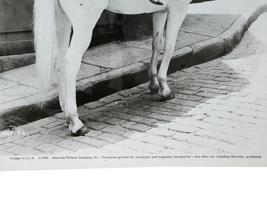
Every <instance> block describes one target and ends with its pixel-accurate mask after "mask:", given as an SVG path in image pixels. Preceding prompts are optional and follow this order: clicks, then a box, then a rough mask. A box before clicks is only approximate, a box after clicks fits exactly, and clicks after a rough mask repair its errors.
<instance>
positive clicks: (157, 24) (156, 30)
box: [148, 12, 167, 94]
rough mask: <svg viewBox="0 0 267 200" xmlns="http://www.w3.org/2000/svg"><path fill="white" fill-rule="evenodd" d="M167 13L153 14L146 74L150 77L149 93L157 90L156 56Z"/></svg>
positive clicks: (158, 51) (158, 52)
mask: <svg viewBox="0 0 267 200" xmlns="http://www.w3.org/2000/svg"><path fill="white" fill-rule="evenodd" d="M166 19H167V13H165V12H159V13H155V14H154V15H153V43H152V49H153V54H152V59H151V63H150V67H149V70H148V75H149V79H150V83H149V85H148V88H149V89H150V91H151V93H152V94H154V93H158V91H159V82H158V77H157V74H158V69H157V68H158V56H159V54H160V47H161V46H160V43H161V40H162V39H163V32H164V27H165V24H166Z"/></svg>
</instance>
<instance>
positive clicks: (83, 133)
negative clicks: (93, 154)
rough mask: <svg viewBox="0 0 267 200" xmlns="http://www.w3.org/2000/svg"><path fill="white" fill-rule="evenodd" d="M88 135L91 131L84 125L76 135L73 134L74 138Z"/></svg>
mask: <svg viewBox="0 0 267 200" xmlns="http://www.w3.org/2000/svg"><path fill="white" fill-rule="evenodd" d="M88 133H89V129H88V128H87V127H86V126H85V125H84V126H83V127H82V128H80V129H79V130H78V131H77V132H76V133H71V135H72V136H74V137H80V136H85V135H86V134H88Z"/></svg>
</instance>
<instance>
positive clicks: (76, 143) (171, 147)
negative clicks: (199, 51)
mask: <svg viewBox="0 0 267 200" xmlns="http://www.w3.org/2000/svg"><path fill="white" fill-rule="evenodd" d="M261 49H262V45H261V44H260V42H258V41H257V40H256V39H255V38H254V37H253V36H252V35H251V34H249V33H247V34H246V35H245V37H244V39H243V41H242V43H241V44H240V45H239V46H238V48H236V49H235V50H234V51H233V52H232V53H231V54H229V55H227V56H225V57H223V58H220V59H217V60H214V61H211V62H208V63H204V64H201V65H197V66H194V67H191V68H189V69H186V70H182V71H180V72H177V73H174V74H171V75H170V79H169V81H170V86H171V87H172V88H173V90H174V93H175V95H176V98H175V99H173V100H171V101H167V102H162V101H159V99H158V97H157V96H152V95H150V94H148V90H147V84H144V85H140V86H138V87H135V88H132V89H129V90H124V91H121V92H119V93H116V94H114V95H112V96H108V97H106V98H104V99H101V100H100V101H97V102H93V103H89V104H86V105H84V106H82V107H80V108H79V114H80V116H81V118H82V119H83V120H84V121H85V123H86V124H87V126H88V127H89V128H90V130H91V132H90V133H89V134H88V135H86V136H85V137H71V136H69V135H68V134H69V132H68V127H67V126H66V124H65V123H64V115H63V114H62V113H61V114H57V115H56V116H54V117H50V118H46V119H43V120H40V121H38V122H34V123H32V124H28V125H25V126H22V127H19V128H20V129H22V130H26V132H25V133H26V135H25V136H20V137H18V136H12V137H0V155H2V154H3V155H7V154H9V155H17V154H34V155H36V154H60V153H79V154H87V155H89V154H99V155H107V154H109V155H110V154H119V155H129V154H130V155H140V154H152V155H153V154H162V155H170V154H177V155H179V154H224V153H229V154H233V155H240V154H241V155H243V154H253V155H254V154H255V155H265V154H266V148H264V147H265V146H266V143H267V140H266V139H267V115H266V111H267V91H266V89H265V88H264V85H266V84H267V71H266V68H264V67H262V66H261V65H260V64H259V63H256V62H248V61H244V62H243V63H242V62H241V61H242V59H247V58H246V57H248V56H250V55H255V54H258V53H259V52H260V53H261V51H262V50H261ZM236 58H240V62H239V64H236V62H235V61H233V60H232V59H236ZM249 58H250V57H249ZM240 63H241V64H240ZM0 135H1V134H0Z"/></svg>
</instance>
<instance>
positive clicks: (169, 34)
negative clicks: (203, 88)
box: [158, 1, 188, 100]
mask: <svg viewBox="0 0 267 200" xmlns="http://www.w3.org/2000/svg"><path fill="white" fill-rule="evenodd" d="M187 10H188V3H186V2H180V1H172V4H170V6H169V9H168V19H167V28H166V41H165V49H164V55H163V60H162V63H161V66H160V68H159V72H158V80H159V85H160V90H159V95H160V96H161V97H162V99H163V100H168V99H172V98H174V94H173V93H172V91H171V89H170V88H169V86H168V84H167V72H168V67H169V64H170V60H171V58H172V55H173V52H174V49H175V45H176V39H177V36H178V32H179V29H180V27H181V25H182V22H183V21H184V18H185V16H186V14H187Z"/></svg>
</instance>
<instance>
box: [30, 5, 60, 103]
mask: <svg viewBox="0 0 267 200" xmlns="http://www.w3.org/2000/svg"><path fill="white" fill-rule="evenodd" d="M57 6H58V0H35V1H34V37H35V52H36V68H37V80H38V83H39V87H40V90H41V101H42V102H44V100H45V98H46V96H47V92H48V90H49V88H50V86H51V75H52V71H53V68H54V64H55V59H56V44H57V37H56V7H57Z"/></svg>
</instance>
